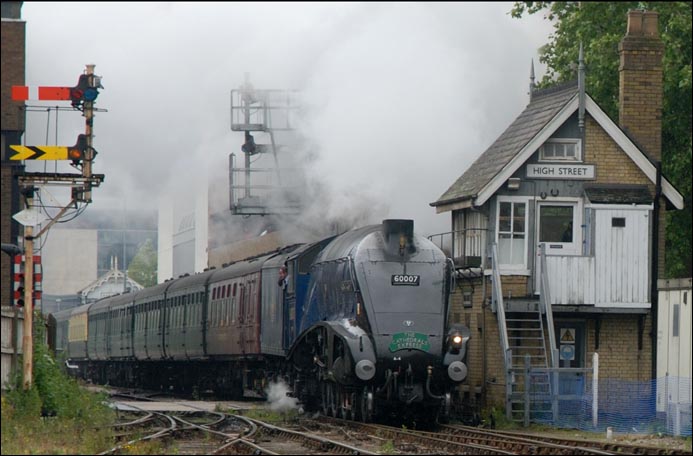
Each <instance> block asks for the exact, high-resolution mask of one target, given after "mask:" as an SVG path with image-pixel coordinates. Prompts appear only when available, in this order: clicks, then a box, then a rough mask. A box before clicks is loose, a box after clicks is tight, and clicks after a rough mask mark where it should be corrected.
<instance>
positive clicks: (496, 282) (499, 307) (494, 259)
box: [491, 242, 512, 369]
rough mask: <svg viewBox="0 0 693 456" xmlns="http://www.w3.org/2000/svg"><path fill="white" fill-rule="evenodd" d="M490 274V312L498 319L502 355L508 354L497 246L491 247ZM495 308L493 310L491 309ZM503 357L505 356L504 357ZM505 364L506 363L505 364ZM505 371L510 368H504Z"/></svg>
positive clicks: (494, 244)
mask: <svg viewBox="0 0 693 456" xmlns="http://www.w3.org/2000/svg"><path fill="white" fill-rule="evenodd" d="M491 273H492V274H493V287H492V291H491V306H492V309H491V310H495V311H496V316H497V317H498V332H499V333H500V339H501V347H502V348H503V355H505V354H506V353H507V352H508V349H509V344H508V330H507V327H506V325H505V305H504V304H503V287H502V286H501V276H500V269H499V268H498V245H497V244H496V243H495V242H494V243H493V245H491ZM494 306H495V308H493V307H494ZM504 357H505V356H504ZM506 364H507V363H506ZM505 368H506V369H510V368H512V366H505Z"/></svg>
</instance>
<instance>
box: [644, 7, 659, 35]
mask: <svg viewBox="0 0 693 456" xmlns="http://www.w3.org/2000/svg"><path fill="white" fill-rule="evenodd" d="M658 16H659V13H658V12H656V11H644V12H643V15H642V28H643V35H645V36H647V37H652V38H657V37H658V36H659V31H658V30H657V19H658Z"/></svg>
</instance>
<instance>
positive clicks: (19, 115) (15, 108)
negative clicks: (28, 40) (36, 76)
mask: <svg viewBox="0 0 693 456" xmlns="http://www.w3.org/2000/svg"><path fill="white" fill-rule="evenodd" d="M1 28H2V32H1V34H0V35H1V37H0V46H1V47H2V71H0V104H2V109H1V110H0V120H1V121H2V130H3V131H5V130H22V131H23V130H24V113H23V110H22V111H20V109H19V108H22V107H23V106H24V102H16V101H12V86H13V85H24V66H25V65H24V62H25V49H24V47H25V46H24V43H25V28H26V22H24V21H21V20H5V19H3V20H2V27H1ZM2 153H3V158H4V157H5V151H3V152H2Z"/></svg>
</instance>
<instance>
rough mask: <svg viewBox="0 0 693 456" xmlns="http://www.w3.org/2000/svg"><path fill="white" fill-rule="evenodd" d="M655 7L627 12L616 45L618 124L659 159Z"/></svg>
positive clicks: (659, 61) (660, 50) (659, 87)
mask: <svg viewBox="0 0 693 456" xmlns="http://www.w3.org/2000/svg"><path fill="white" fill-rule="evenodd" d="M658 16H659V13H657V12H656V11H644V10H631V11H629V12H628V27H627V30H626V36H624V37H623V39H622V40H621V42H620V43H619V45H618V52H619V55H620V56H621V64H620V67H619V95H618V101H619V124H620V127H621V128H622V129H624V130H626V131H628V133H629V134H631V135H632V136H633V137H634V138H635V140H636V141H637V143H638V144H639V145H640V146H642V147H643V148H644V150H645V152H646V153H647V154H649V155H650V156H651V157H652V158H653V159H655V160H661V159H662V97H663V75H662V55H663V53H664V44H663V43H662V41H661V40H660V39H659V31H658V29H657V18H658Z"/></svg>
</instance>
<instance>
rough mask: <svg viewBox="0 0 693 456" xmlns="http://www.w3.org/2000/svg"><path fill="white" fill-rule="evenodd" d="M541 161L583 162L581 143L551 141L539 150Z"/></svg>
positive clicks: (576, 141)
mask: <svg viewBox="0 0 693 456" xmlns="http://www.w3.org/2000/svg"><path fill="white" fill-rule="evenodd" d="M539 160H540V161H581V160H582V157H581V156H580V141H579V140H577V139H550V140H548V141H546V142H545V143H544V144H543V145H542V146H541V147H540V148H539Z"/></svg>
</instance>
